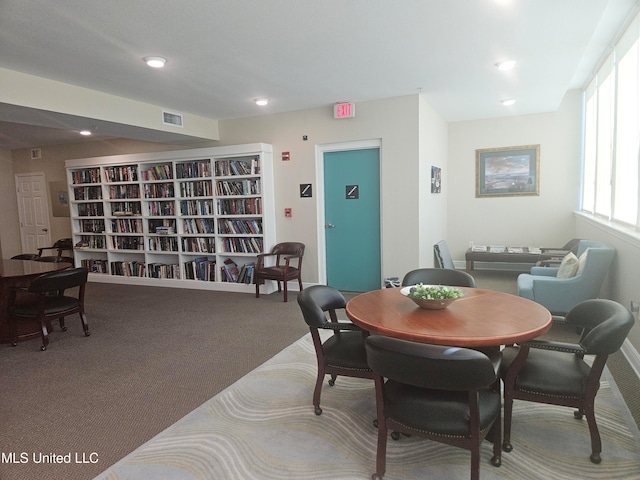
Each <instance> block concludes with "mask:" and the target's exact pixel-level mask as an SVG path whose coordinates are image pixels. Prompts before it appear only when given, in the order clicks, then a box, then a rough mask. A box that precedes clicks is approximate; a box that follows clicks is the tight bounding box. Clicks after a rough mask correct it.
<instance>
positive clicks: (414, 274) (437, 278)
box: [402, 268, 476, 288]
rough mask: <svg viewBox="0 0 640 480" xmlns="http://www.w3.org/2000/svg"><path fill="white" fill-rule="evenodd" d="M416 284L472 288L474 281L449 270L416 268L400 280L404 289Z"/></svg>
mask: <svg viewBox="0 0 640 480" xmlns="http://www.w3.org/2000/svg"><path fill="white" fill-rule="evenodd" d="M418 283H423V284H425V285H450V286H453V287H472V288H475V286H476V281H475V279H474V278H473V277H472V276H471V275H469V274H468V273H467V272H465V271H463V270H453V269H450V268H418V269H416V270H411V271H410V272H408V273H407V274H406V275H405V276H404V278H403V279H402V286H405V287H406V286H408V285H417V284H418Z"/></svg>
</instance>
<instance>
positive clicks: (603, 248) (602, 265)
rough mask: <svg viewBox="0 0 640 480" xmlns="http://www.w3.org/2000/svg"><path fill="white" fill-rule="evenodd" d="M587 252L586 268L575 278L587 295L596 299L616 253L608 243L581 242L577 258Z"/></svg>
mask: <svg viewBox="0 0 640 480" xmlns="http://www.w3.org/2000/svg"><path fill="white" fill-rule="evenodd" d="M585 252H586V255H587V257H586V259H585V262H584V268H583V269H582V271H581V272H580V274H579V275H576V277H574V278H576V279H579V280H580V283H581V284H582V285H581V286H580V289H581V290H583V291H584V292H585V294H588V296H589V297H590V298H596V297H597V296H598V294H599V293H600V288H601V287H602V284H603V283H604V279H605V277H606V276H607V273H608V272H609V267H610V266H611V262H612V261H613V257H614V256H615V253H616V251H615V249H614V248H613V247H612V246H611V245H608V244H606V243H601V242H593V241H591V240H580V243H579V245H578V253H577V256H578V257H580V256H581V255H582V254H583V253H585Z"/></svg>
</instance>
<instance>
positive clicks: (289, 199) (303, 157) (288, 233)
mask: <svg viewBox="0 0 640 480" xmlns="http://www.w3.org/2000/svg"><path fill="white" fill-rule="evenodd" d="M356 112H357V115H356V117H355V118H351V119H341V120H335V119H334V118H333V110H332V108H331V106H326V107H321V108H317V109H311V110H304V111H298V112H290V113H284V114H277V115H268V116H261V117H252V118H243V119H237V120H224V121H221V122H220V124H219V129H220V138H221V139H222V140H223V143H224V144H227V145H233V144H241V143H248V142H265V143H270V144H272V145H273V151H274V170H275V171H274V176H275V179H276V228H277V240H278V241H287V240H297V241H301V242H303V243H305V244H306V246H307V250H306V252H305V257H307V259H306V261H305V264H304V265H305V266H304V269H305V271H304V272H303V277H304V280H305V281H306V282H317V281H319V277H318V249H319V245H318V242H317V237H318V232H317V223H316V218H317V213H318V209H317V205H316V203H315V196H314V198H313V199H308V198H300V196H299V185H300V184H301V183H312V184H313V188H314V191H317V190H316V189H318V188H320V187H319V186H318V185H317V183H316V178H315V168H316V167H315V162H316V159H315V153H314V152H315V146H316V145H325V144H331V143H340V142H349V141H356V140H371V139H381V143H382V147H381V152H380V153H381V154H380V165H381V166H380V168H381V183H382V185H381V203H382V211H381V217H382V219H381V220H382V250H383V252H382V275H383V277H388V276H398V277H401V276H402V275H404V273H406V272H407V271H409V270H411V269H414V268H417V267H418V266H425V265H424V264H421V262H422V261H423V259H422V258H421V257H423V256H424V255H423V254H421V251H422V250H423V249H424V248H428V249H430V248H431V247H432V245H431V246H428V247H424V245H426V243H425V242H423V241H422V240H421V234H424V227H423V226H421V224H420V222H421V221H426V220H429V222H430V223H434V221H432V220H430V219H429V218H428V215H427V213H426V212H425V211H424V210H426V209H428V208H429V205H428V204H427V203H426V201H425V200H424V198H422V197H421V195H420V193H419V189H420V187H427V186H428V185H424V184H423V183H424V181H425V179H424V175H422V174H421V173H420V172H421V170H420V168H421V165H422V166H424V164H425V163H428V164H429V165H431V164H432V163H431V162H434V163H433V164H436V165H444V164H446V127H445V125H446V124H445V122H444V121H443V120H442V119H441V117H440V116H439V115H438V114H437V113H436V112H435V111H433V109H431V108H430V107H429V106H428V105H427V104H426V102H424V101H423V100H422V99H421V98H420V97H419V96H418V95H410V96H405V97H396V98H390V99H383V100H375V101H370V102H361V103H358V104H357V110H356ZM421 120H424V121H425V122H428V124H427V125H426V126H425V128H422V127H419V122H420V121H421ZM430 125H433V126H434V127H436V128H435V131H434V132H431V131H430V132H429V134H428V135H427V138H428V139H429V141H428V142H427V144H426V146H425V147H424V150H423V149H421V148H419V147H420V142H421V141H422V140H421V139H420V135H422V134H425V129H427V130H430ZM303 135H307V136H308V140H307V141H304V140H303V138H302V137H303ZM431 145H432V146H433V147H431ZM281 152H290V155H291V160H290V161H282V160H281V159H280V158H281ZM422 202H424V205H423V204H422ZM285 207H291V208H293V217H292V218H285V217H284V213H283V212H284V208H285ZM437 221H438V220H435V222H437ZM440 222H441V224H442V225H441V226H440V227H439V230H442V231H443V230H444V222H442V221H441V220H440ZM429 241H430V240H429ZM427 243H428V242H427ZM429 260H431V257H430V256H429Z"/></svg>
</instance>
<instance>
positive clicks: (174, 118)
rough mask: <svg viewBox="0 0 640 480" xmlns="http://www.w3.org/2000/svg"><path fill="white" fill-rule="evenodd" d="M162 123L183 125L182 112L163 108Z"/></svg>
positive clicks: (175, 125) (176, 125)
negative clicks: (173, 111)
mask: <svg viewBox="0 0 640 480" xmlns="http://www.w3.org/2000/svg"><path fill="white" fill-rule="evenodd" d="M162 123H164V124H165V125H173V126H174V127H182V114H180V113H172V112H167V111H165V110H163V111H162Z"/></svg>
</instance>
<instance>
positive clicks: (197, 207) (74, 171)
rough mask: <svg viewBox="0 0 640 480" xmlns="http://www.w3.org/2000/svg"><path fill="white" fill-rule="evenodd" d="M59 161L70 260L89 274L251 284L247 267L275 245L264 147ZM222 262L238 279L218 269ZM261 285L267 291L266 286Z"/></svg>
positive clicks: (203, 284)
mask: <svg viewBox="0 0 640 480" xmlns="http://www.w3.org/2000/svg"><path fill="white" fill-rule="evenodd" d="M65 166H66V169H67V181H68V186H69V204H70V208H71V230H72V236H73V242H74V245H75V255H74V257H75V264H76V266H87V267H88V268H89V271H90V274H89V277H90V280H91V281H98V282H111V283H126V284H139V285H164V286H171V287H184V288H197V289H212V290H229V291H239V292H253V291H254V289H255V287H254V286H253V285H252V283H253V282H252V278H251V266H252V265H253V264H255V261H256V256H257V255H258V254H259V253H262V252H265V251H270V250H271V248H272V247H273V245H274V243H275V218H274V215H275V211H274V192H273V153H272V148H271V145H267V144H263V143H255V144H249V145H236V146H228V147H212V148H200V149H192V150H180V151H171V152H158V153H146V154H132V155H117V156H109V157H95V158H85V159H76V160H67V161H66V162H65ZM230 262H233V264H235V265H236V266H237V268H238V273H239V274H240V276H241V278H240V281H239V282H236V281H232V280H233V278H232V277H230V275H229V274H228V273H227V272H228V271H229V270H233V269H232V268H229V265H230ZM225 265H227V269H223V267H224V266H225ZM243 274H244V276H245V277H247V276H248V277H249V278H245V277H243ZM261 288H264V289H265V293H270V291H271V290H272V289H273V286H272V285H271V284H269V283H267V285H266V286H263V287H261Z"/></svg>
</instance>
